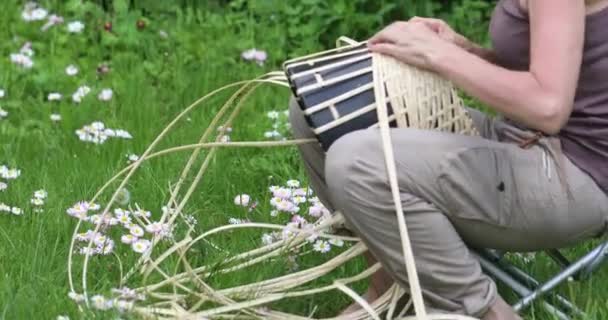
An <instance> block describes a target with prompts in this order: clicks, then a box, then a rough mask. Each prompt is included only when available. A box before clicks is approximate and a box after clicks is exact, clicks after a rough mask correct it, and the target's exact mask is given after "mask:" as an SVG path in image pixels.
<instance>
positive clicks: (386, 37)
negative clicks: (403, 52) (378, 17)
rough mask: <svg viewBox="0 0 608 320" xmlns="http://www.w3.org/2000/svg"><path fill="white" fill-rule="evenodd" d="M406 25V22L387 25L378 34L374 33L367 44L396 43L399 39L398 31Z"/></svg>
mask: <svg viewBox="0 0 608 320" xmlns="http://www.w3.org/2000/svg"><path fill="white" fill-rule="evenodd" d="M406 25H407V22H402V21H399V22H395V23H392V24H391V25H389V26H388V27H386V28H384V29H382V30H381V31H380V32H378V33H376V34H375V35H374V36H373V37H371V38H370V39H369V40H368V42H369V43H379V42H391V43H396V42H397V40H398V39H399V35H400V34H401V32H399V30H401V29H404V28H405V26H406Z"/></svg>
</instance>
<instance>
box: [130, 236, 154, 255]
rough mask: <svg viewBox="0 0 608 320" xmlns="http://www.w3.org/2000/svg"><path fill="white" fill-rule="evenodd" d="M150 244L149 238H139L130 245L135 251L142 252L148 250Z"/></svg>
mask: <svg viewBox="0 0 608 320" xmlns="http://www.w3.org/2000/svg"><path fill="white" fill-rule="evenodd" d="M150 244H151V243H150V241H149V240H146V239H140V240H137V241H135V242H133V244H132V245H131V247H132V248H133V251H135V252H137V253H144V252H146V251H148V249H149V248H150Z"/></svg>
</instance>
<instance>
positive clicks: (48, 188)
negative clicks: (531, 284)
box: [0, 0, 608, 320]
mask: <svg viewBox="0 0 608 320" xmlns="http://www.w3.org/2000/svg"><path fill="white" fill-rule="evenodd" d="M183 2H184V3H189V2H188V1H183ZM235 2H239V1H235ZM101 3H104V4H105V3H106V1H101ZM192 3H194V4H196V1H194V2H192ZM210 3H213V5H211V4H210V5H209V6H205V5H200V3H199V4H198V5H194V4H191V5H184V6H178V5H175V6H170V7H169V8H170V9H166V8H164V7H162V6H160V5H159V8H156V5H152V4H151V5H150V7H151V8H150V10H141V9H138V10H135V9H133V8H129V6H128V5H127V4H128V2H127V1H113V6H111V7H109V8H108V7H104V6H103V5H99V4H95V3H93V2H87V1H79V0H71V1H59V0H57V1H41V2H40V8H38V10H36V9H35V8H33V7H32V8H29V10H26V9H24V5H23V4H22V3H21V1H12V0H11V1H4V2H3V5H2V10H1V11H0V90H1V91H0V168H3V167H2V166H5V167H6V170H4V173H3V176H4V178H0V209H2V210H0V243H1V244H0V319H56V318H57V317H58V316H62V315H64V316H69V317H70V318H71V319H80V318H99V319H115V318H117V317H121V318H131V317H133V316H132V315H131V314H130V313H128V312H127V313H121V312H120V311H119V310H117V309H118V308H115V307H113V308H109V309H110V310H105V311H104V310H99V309H104V308H97V309H95V308H92V309H88V308H79V304H78V303H77V302H75V301H74V299H73V296H72V297H70V296H69V295H68V294H69V293H70V291H71V290H70V284H69V278H68V270H67V268H68V259H69V256H70V250H71V242H72V237H73V235H74V230H75V228H76V226H77V224H78V219H77V218H75V217H73V216H70V214H69V212H71V213H74V212H75V211H74V208H75V207H74V205H75V204H77V203H78V202H81V201H88V200H90V199H91V198H92V197H94V196H95V195H96V192H97V191H98V190H99V189H100V188H101V187H102V186H103V185H104V183H105V182H106V181H108V180H109V179H110V178H111V177H112V176H113V175H114V174H116V173H117V172H118V171H120V170H121V169H122V168H124V167H125V166H127V165H129V164H130V163H132V162H133V161H134V160H135V159H136V157H135V156H140V155H142V154H143V153H144V151H145V150H146V149H147V147H148V146H149V145H150V143H152V142H153V141H154V139H155V138H156V137H157V136H158V135H159V134H160V133H161V131H162V130H163V128H165V126H166V125H167V124H169V123H170V122H171V121H172V120H173V119H174V118H175V117H176V116H177V115H178V114H179V113H180V112H182V111H183V110H184V109H185V108H186V107H187V106H189V105H191V104H192V103H193V102H194V101H196V100H197V99H198V98H200V97H202V96H203V95H205V94H207V93H209V92H211V91H212V90H215V89H217V88H219V87H221V86H224V85H227V84H230V83H233V82H235V81H241V80H246V79H252V78H255V77H258V76H260V75H262V74H264V73H266V72H269V71H272V70H280V66H281V63H282V61H284V60H285V59H286V58H288V57H291V56H293V55H294V54H296V53H295V52H292V50H287V49H286V48H289V47H290V46H289V45H288V44H289V43H288V42H287V40H286V37H285V36H284V34H285V32H286V30H284V29H282V28H281V27H280V26H279V25H277V24H274V23H272V19H273V17H268V19H267V21H266V20H262V21H257V20H256V21H254V20H252V17H251V16H250V15H248V14H246V13H245V14H238V13H234V12H230V14H228V12H225V11H224V10H228V9H226V8H224V7H222V6H220V5H218V4H217V3H216V2H215V1H212V2H211V1H210ZM220 3H222V2H220ZM160 7H162V8H160ZM42 8H44V9H45V10H47V11H48V12H43V11H42V10H40V9H42ZM44 13H46V14H44ZM52 14H54V15H56V17H52V18H51V17H50V16H51V15H52ZM43 29H44V30H43ZM317 45H318V44H317ZM319 46H320V45H319ZM253 48H258V50H263V51H264V52H265V53H266V55H267V56H265V55H264V54H263V53H262V52H252V51H249V52H247V50H250V49H253ZM307 49H309V50H316V49H319V47H314V46H311V47H308V48H307ZM244 52H245V55H243V53H244ZM253 53H256V54H253ZM300 53H302V52H298V53H297V54H300ZM248 54H249V55H251V57H249V55H248ZM256 59H257V60H256ZM234 91H235V90H231V91H228V92H224V93H221V94H219V95H218V96H216V97H214V98H212V99H210V100H209V101H207V102H205V103H203V104H201V105H199V106H197V107H196V108H194V109H193V110H192V112H190V113H188V114H187V115H185V116H184V117H183V118H182V119H180V121H178V122H177V123H176V125H175V128H174V130H172V131H171V132H170V134H169V135H167V136H166V137H165V138H164V139H163V140H162V141H161V142H160V143H159V145H158V146H157V147H156V148H155V150H162V149H166V148H170V147H175V146H179V145H187V144H193V143H197V142H198V141H199V138H200V137H201V135H202V134H203V132H204V131H205V130H206V129H208V128H210V132H212V133H213V134H214V135H219V136H220V138H219V139H221V140H222V141H226V140H228V139H229V140H231V141H280V140H282V139H283V138H287V139H288V138H289V128H288V127H287V125H286V115H285V111H286V109H287V101H288V97H289V92H288V90H287V89H285V88H279V87H276V86H271V85H264V86H262V87H261V88H260V89H259V90H258V91H256V92H255V93H254V94H252V95H251V96H250V97H249V98H248V99H247V101H246V103H245V105H244V108H243V110H242V112H241V113H240V114H239V115H238V116H237V117H236V119H235V121H234V123H232V124H231V129H232V130H231V132H223V133H222V132H221V128H220V130H219V131H218V127H219V125H214V126H213V127H209V124H210V122H211V120H212V118H213V116H214V115H215V114H216V113H217V112H218V110H219V109H220V107H221V105H222V102H224V101H225V100H226V99H227V98H228V97H229V96H230V94H231V93H233V92H234ZM222 119H223V120H224V121H225V120H226V118H225V117H224V118H222ZM222 123H223V122H220V123H219V124H222ZM102 125H103V128H102ZM106 129H113V131H109V130H106ZM100 132H103V134H101V135H100ZM224 135H227V136H228V137H226V138H224V137H223V136H224ZM207 153H208V152H207V151H205V152H203V154H207ZM189 156H190V152H188V151H182V152H175V153H171V154H168V155H165V156H162V157H159V158H155V159H152V160H150V161H146V162H143V163H141V168H140V169H139V170H138V171H137V172H136V174H135V175H134V176H133V178H132V179H131V180H130V181H129V182H128V183H127V184H126V186H125V190H121V191H120V194H119V195H120V199H119V200H120V201H119V202H120V203H119V204H117V205H115V206H113V207H112V210H114V209H116V208H120V209H123V210H127V211H129V212H130V213H131V215H135V213H134V212H145V211H149V212H150V217H149V218H148V219H149V220H146V219H144V218H141V219H140V220H143V221H144V223H143V226H149V225H151V224H153V222H154V221H158V220H159V219H160V217H161V215H162V214H163V209H162V208H163V206H166V205H167V204H168V201H169V199H170V198H171V194H170V192H169V190H170V189H171V187H173V186H175V184H176V183H177V180H178V177H179V175H180V172H181V169H182V168H183V167H184V165H185V164H186V162H187V161H188V159H189ZM201 165H202V160H201V159H196V160H195V161H194V166H193V167H194V168H195V169H194V171H196V170H198V167H200V166H201ZM13 169H14V170H13ZM0 172H3V169H0ZM193 176H194V174H191V175H190V176H189V177H188V178H187V179H186V185H187V186H189V184H188V183H191V182H192V177H193ZM306 181H307V179H306V175H305V173H304V170H303V168H302V165H301V163H300V160H299V158H298V153H297V150H296V148H295V147H276V148H264V149H261V148H239V149H220V150H219V151H218V152H217V155H216V156H215V157H214V158H213V160H212V161H210V163H209V166H208V169H207V173H206V175H205V176H204V178H203V179H202V180H201V181H200V182H199V183H198V184H197V186H196V188H195V189H193V193H192V196H191V197H190V199H189V200H188V201H187V203H186V204H185V206H184V209H183V212H182V213H183V214H182V215H181V216H180V218H179V219H178V220H176V221H178V222H176V225H175V228H174V229H173V230H171V233H172V234H173V238H171V237H167V238H168V239H165V240H166V241H163V242H162V243H160V244H159V245H158V246H156V247H155V248H154V250H156V251H159V252H154V254H155V256H158V254H159V253H160V252H162V250H166V249H167V248H169V247H170V246H171V243H172V242H171V241H172V240H171V239H173V240H179V239H180V236H183V235H184V234H185V233H186V232H188V228H193V229H192V230H191V232H192V234H193V235H194V236H196V235H198V234H201V233H203V232H205V231H208V230H210V229H212V228H214V227H217V226H220V225H226V224H238V223H240V222H243V221H244V220H247V221H252V222H261V223H274V224H280V225H285V224H287V223H288V222H289V221H290V220H292V219H293V216H292V215H291V214H288V212H289V211H295V209H293V208H289V207H287V208H285V207H283V208H282V211H283V212H279V213H278V214H276V213H275V212H273V210H276V208H277V203H276V202H272V200H273V199H272V195H271V191H270V188H272V186H279V187H282V189H281V190H290V192H292V193H293V192H296V191H295V190H299V189H302V190H304V192H308V190H307V189H306V186H307V183H306ZM2 183H5V187H6V188H4V187H3V184H2ZM298 183H299V186H298V185H297V184H298ZM117 186H118V184H116V183H115V184H112V185H110V187H109V188H108V189H107V190H106V191H104V192H103V193H102V194H101V195H100V197H99V198H98V199H97V200H96V202H97V203H99V204H100V205H101V208H104V206H105V204H106V202H107V201H108V200H109V199H110V197H111V196H112V193H113V192H114V191H116V188H117ZM273 190H275V191H276V189H273ZM302 190H300V191H302ZM36 191H39V192H36ZM182 194H183V192H182ZM245 195H247V196H245ZM180 196H181V195H180ZM239 196H240V197H239ZM303 197H308V199H307V200H304V201H303V203H302V205H301V206H300V209H301V211H300V214H301V215H302V216H303V217H304V218H306V219H309V220H310V221H311V222H314V221H316V220H317V217H314V216H310V215H307V214H308V213H307V212H309V208H310V207H315V206H317V204H316V203H315V202H314V200H313V199H314V198H313V197H311V196H310V195H309V194H307V193H306V194H305V195H303ZM245 199H247V200H248V201H245ZM290 199H291V200H293V198H290ZM311 200H312V201H311ZM293 201H295V200H293ZM2 205H4V206H2ZM70 208H72V209H73V210H68V209H70ZM138 208H140V209H142V210H141V211H138ZM76 209H78V207H76ZM113 212H114V214H115V217H116V218H118V215H119V214H117V213H116V211H113ZM89 213H90V214H91V215H93V211H91V212H89ZM292 213H293V212H292ZM72 215H74V214H72ZM144 216H145V215H144ZM97 218H100V217H99V215H98V216H97ZM132 218H133V219H134V220H135V217H134V216H132ZM100 219H103V217H101V218H100ZM118 225H119V226H118V227H116V228H113V229H112V231H108V232H107V236H108V238H111V239H113V242H112V246H113V247H112V248H111V250H108V251H112V252H105V254H104V253H103V252H102V253H95V254H93V255H91V257H90V262H89V265H88V269H87V270H88V276H87V283H88V288H87V289H88V294H89V297H91V296H93V295H102V296H104V297H109V296H110V295H111V294H112V289H113V288H118V287H120V286H127V287H131V288H136V287H141V286H143V285H144V284H145V283H144V282H145V281H148V282H147V283H151V282H154V281H159V279H160V278H155V277H154V276H152V277H150V278H147V279H146V278H145V277H143V276H142V275H139V274H135V275H134V276H132V277H130V278H129V280H128V281H127V282H126V283H120V279H121V277H122V276H123V275H124V273H126V272H127V270H128V269H129V266H132V265H134V264H135V263H136V261H137V259H138V258H139V257H140V256H141V253H140V252H137V251H146V250H145V249H146V246H148V245H149V243H147V242H145V241H140V242H139V243H138V245H139V247H138V246H136V245H135V244H131V243H129V242H130V241H134V240H133V239H130V240H129V239H123V236H124V235H126V234H128V233H129V232H130V233H131V234H133V233H134V232H136V231H133V230H131V229H129V228H122V229H121V228H120V223H118ZM156 226H159V224H157V225H156ZM161 227H162V226H161ZM87 229H95V225H94V224H93V223H92V222H91V221H89V222H82V223H81V227H80V229H79V230H78V232H85V231H86V230H87ZM161 229H162V228H161ZM137 232H138V231H137ZM142 232H144V231H142ZM158 233H159V231H154V230H152V231H150V230H145V234H146V236H142V237H140V238H141V239H140V240H144V239H145V238H146V237H148V238H149V235H148V234H158ZM273 236H274V237H276V236H277V235H276V234H275V235H271V234H268V233H267V231H264V230H245V231H232V232H228V233H226V234H222V235H219V236H217V237H215V238H212V240H210V241H209V242H199V243H197V244H196V246H194V247H193V248H192V249H191V250H190V251H189V252H188V259H189V262H190V263H192V264H193V265H195V266H197V265H203V264H205V265H213V266H216V267H217V268H218V269H219V268H220V267H221V266H223V263H224V262H223V260H224V259H226V257H227V255H228V254H229V253H232V254H233V253H235V252H242V251H244V250H245V248H249V249H251V248H254V247H257V246H260V245H262V243H263V241H273V240H272V239H271V238H272V237H273ZM275 240H276V239H275ZM108 241H109V240H104V241H103V242H104V243H106V244H109V243H110V242H108ZM83 243H86V242H77V244H76V247H75V248H73V249H74V250H73V251H72V256H73V259H74V264H73V265H72V266H73V269H74V270H72V271H73V275H74V277H75V278H74V280H73V282H74V286H75V290H76V292H78V293H81V290H82V281H81V277H82V268H83V261H84V255H83V254H82V253H83V252H84V251H86V250H87V248H86V245H84V244H83ZM107 247H108V246H102V249H103V248H107ZM326 247H327V248H328V249H329V250H328V252H324V251H326V250H325V248H326ZM348 247H349V244H348V243H347V244H344V245H342V244H340V243H334V242H332V243H331V244H330V243H321V242H318V240H317V241H315V240H312V241H311V242H310V244H308V245H307V246H306V247H305V248H304V249H303V250H302V251H303V252H299V253H298V254H297V257H295V256H296V255H294V253H285V254H284V255H281V256H279V257H277V258H276V259H273V260H272V261H271V262H269V263H265V264H260V265H255V266H253V267H251V268H248V269H246V270H243V271H242V272H237V273H236V274H234V275H230V276H226V275H222V274H219V273H218V274H215V273H213V272H212V273H211V275H210V276H209V278H208V279H207V281H208V283H210V284H212V285H214V286H216V287H220V288H225V287H229V286H235V285H238V284H242V283H249V282H253V281H257V280H260V279H264V278H268V277H269V276H270V275H273V274H285V273H289V272H292V271H294V270H297V269H298V268H299V269H304V268H306V267H310V266H313V265H315V264H318V263H320V262H322V261H326V260H328V259H329V258H331V257H335V256H336V255H338V254H339V253H340V252H343V251H344V250H346V249H347V248H348ZM581 249H583V248H577V249H573V250H571V252H570V253H571V254H573V255H575V254H576V253H577V252H581ZM102 251H103V250H102ZM85 253H86V252H85ZM294 257H295V258H294ZM515 259H519V258H517V257H515ZM118 261H120V263H119V262H118ZM520 263H521V264H522V265H523V266H524V267H525V268H527V269H530V270H535V271H538V272H540V273H541V274H548V272H549V271H550V270H551V267H550V266H549V264H548V261H546V259H544V258H538V259H536V260H533V262H524V261H523V260H522V261H521V262H520ZM179 266H180V261H178V260H177V259H173V258H170V259H168V260H167V261H166V262H165V265H163V268H166V270H169V269H176V268H180V267H179ZM363 269H364V264H363V261H362V260H361V259H357V260H355V261H352V262H350V263H348V264H346V265H345V266H343V267H340V268H338V269H337V270H335V271H334V272H332V273H331V274H329V275H328V276H326V277H323V278H321V279H319V280H318V281H315V282H314V283H313V284H307V285H308V286H311V287H312V286H314V285H317V286H318V285H320V284H323V283H329V282H331V279H334V278H336V277H343V276H348V275H354V274H356V273H357V272H360V271H362V270H363ZM607 284H608V272H606V271H605V270H604V271H602V272H601V273H600V274H598V275H597V276H595V277H594V278H593V280H592V281H588V282H585V283H581V284H579V283H570V284H567V285H565V286H562V287H561V288H560V290H561V291H562V293H564V294H565V295H566V296H568V297H571V298H572V299H573V300H575V301H577V302H579V303H580V304H581V305H582V306H583V307H584V308H585V310H587V311H588V312H589V315H590V316H591V317H592V318H594V319H605V318H608V293H606V286H607ZM355 288H356V289H357V290H358V291H360V292H361V291H363V290H364V289H365V283H363V282H359V283H357V284H356V285H355ZM507 296H508V294H507ZM150 299H151V298H150ZM186 301H187V302H186V304H188V303H189V301H191V300H188V299H186ZM192 301H194V300H192ZM348 304H349V300H348V298H347V297H346V296H345V295H343V294H337V293H335V292H333V293H325V294H319V295H315V296H309V297H302V298H293V299H289V300H287V301H284V302H279V303H275V304H273V305H272V307H274V308H277V309H280V310H285V311H289V312H295V313H298V314H301V315H308V314H314V315H315V316H330V315H332V314H335V313H336V312H337V311H338V310H340V309H341V308H343V307H345V306H346V305H348ZM91 305H93V306H94V305H95V302H94V301H92V302H91ZM185 307H190V305H187V306H185ZM525 315H526V317H527V318H528V317H529V318H530V319H543V320H544V319H547V320H548V319H552V317H551V316H549V315H547V314H545V313H544V312H542V311H540V310H536V309H534V308H532V309H529V310H528V311H526V314H525Z"/></svg>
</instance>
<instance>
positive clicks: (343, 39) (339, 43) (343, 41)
mask: <svg viewBox="0 0 608 320" xmlns="http://www.w3.org/2000/svg"><path fill="white" fill-rule="evenodd" d="M358 44H360V42H358V41H355V40H353V39H351V38H349V37H347V36H340V37H339V38H338V39H337V40H336V47H337V48H339V47H344V46H354V45H358Z"/></svg>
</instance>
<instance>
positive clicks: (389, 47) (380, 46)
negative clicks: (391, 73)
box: [369, 42, 401, 58]
mask: <svg viewBox="0 0 608 320" xmlns="http://www.w3.org/2000/svg"><path fill="white" fill-rule="evenodd" d="M369 49H370V50H371V51H372V52H376V53H380V54H384V55H387V56H391V57H394V58H397V57H399V55H400V54H399V53H400V52H401V50H400V48H399V46H398V45H396V44H392V43H385V42H383V43H376V44H372V45H370V46H369Z"/></svg>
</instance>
